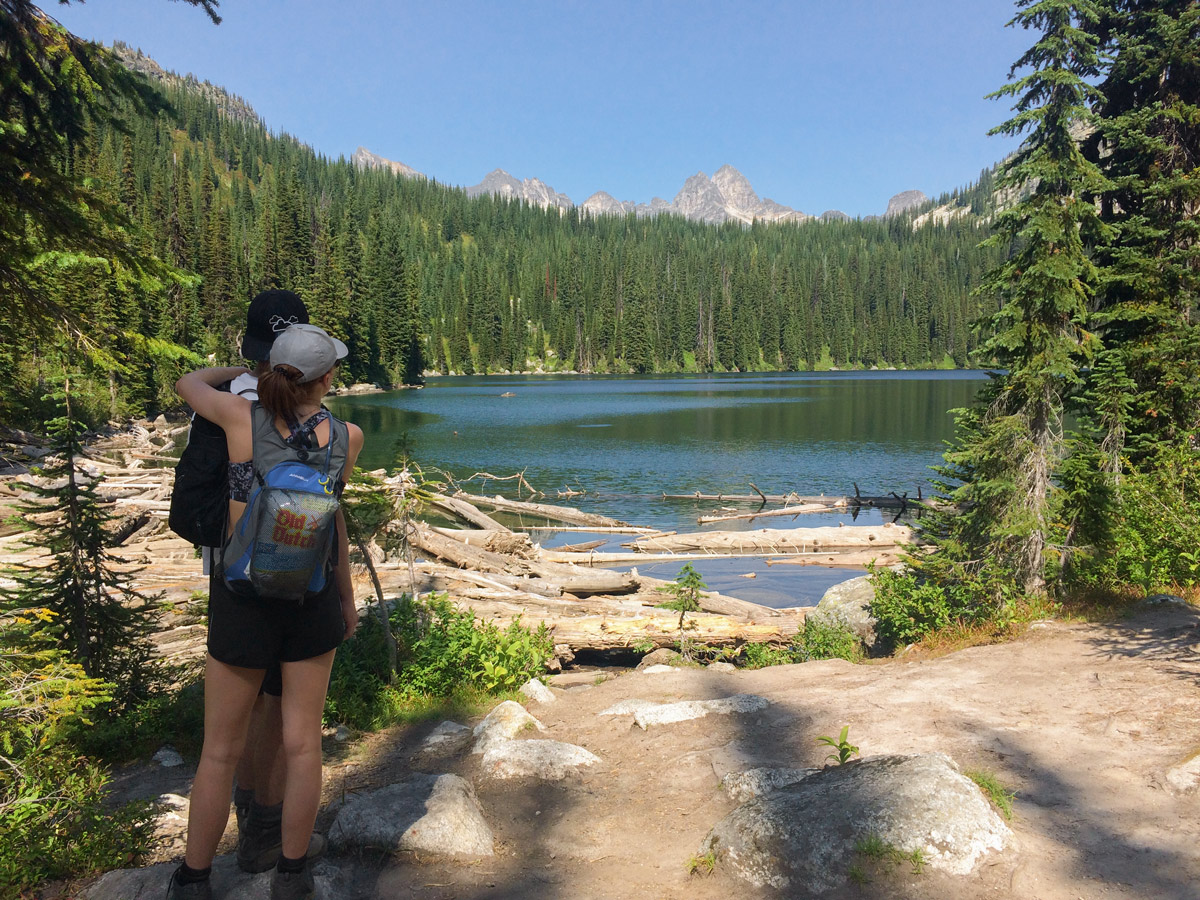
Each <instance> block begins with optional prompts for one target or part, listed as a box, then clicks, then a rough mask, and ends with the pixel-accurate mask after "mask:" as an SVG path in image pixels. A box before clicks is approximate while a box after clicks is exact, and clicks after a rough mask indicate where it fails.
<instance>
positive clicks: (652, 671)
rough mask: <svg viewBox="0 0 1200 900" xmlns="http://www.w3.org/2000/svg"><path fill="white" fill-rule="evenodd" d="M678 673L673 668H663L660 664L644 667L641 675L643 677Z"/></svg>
mask: <svg viewBox="0 0 1200 900" xmlns="http://www.w3.org/2000/svg"><path fill="white" fill-rule="evenodd" d="M678 671H679V670H678V669H677V668H675V667H674V666H664V665H662V664H661V663H660V664H659V665H657V666H646V668H644V669H642V670H641V673H642V674H643V675H674V674H675V673H676V672H678Z"/></svg>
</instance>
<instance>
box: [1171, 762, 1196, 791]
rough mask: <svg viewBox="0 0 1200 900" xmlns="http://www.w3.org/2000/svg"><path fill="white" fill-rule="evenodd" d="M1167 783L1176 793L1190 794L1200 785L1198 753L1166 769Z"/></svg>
mask: <svg viewBox="0 0 1200 900" xmlns="http://www.w3.org/2000/svg"><path fill="white" fill-rule="evenodd" d="M1167 785H1168V786H1169V787H1170V788H1171V790H1172V791H1174V792H1175V793H1177V794H1190V793H1192V791H1194V790H1196V787H1197V786H1200V754H1196V755H1195V756H1193V757H1192V758H1191V759H1188V760H1185V761H1183V762H1182V763H1180V764H1179V765H1177V766H1172V767H1171V768H1170V769H1167Z"/></svg>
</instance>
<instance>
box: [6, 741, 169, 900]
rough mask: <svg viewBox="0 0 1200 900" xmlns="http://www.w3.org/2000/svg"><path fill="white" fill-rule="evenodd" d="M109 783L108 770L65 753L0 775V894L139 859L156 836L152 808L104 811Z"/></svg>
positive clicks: (40, 755)
mask: <svg viewBox="0 0 1200 900" xmlns="http://www.w3.org/2000/svg"><path fill="white" fill-rule="evenodd" d="M107 784H108V773H107V772H105V771H104V770H103V769H101V768H100V767H99V766H97V765H96V764H95V763H93V762H92V761H90V760H88V759H87V758H85V757H82V756H76V755H75V754H73V753H71V752H70V751H69V750H67V749H66V748H64V747H55V748H47V749H43V750H39V751H38V752H36V753H33V754H31V755H30V756H28V757H26V758H25V759H24V760H23V761H22V764H21V767H20V769H19V770H18V771H16V772H12V771H7V772H5V773H3V774H0V896H4V895H5V894H6V892H7V891H9V890H12V889H15V890H16V891H20V890H21V889H22V888H31V887H33V886H34V885H36V884H38V883H39V882H42V881H46V880H48V879H52V878H66V877H79V876H82V875H87V874H90V873H92V872H102V871H107V870H108V869H115V868H122V867H126V866H132V865H135V864H136V863H137V862H138V861H139V860H140V858H141V857H142V855H143V854H144V853H145V852H146V851H147V850H148V849H149V847H150V842H151V840H152V838H153V828H152V825H151V816H152V812H151V809H150V806H149V804H148V803H147V802H145V801H143V802H137V803H129V804H126V805H125V806H122V807H120V808H119V809H116V810H110V809H108V808H107V807H106V806H105V804H104V798H105V793H106V791H105V788H106V785H107Z"/></svg>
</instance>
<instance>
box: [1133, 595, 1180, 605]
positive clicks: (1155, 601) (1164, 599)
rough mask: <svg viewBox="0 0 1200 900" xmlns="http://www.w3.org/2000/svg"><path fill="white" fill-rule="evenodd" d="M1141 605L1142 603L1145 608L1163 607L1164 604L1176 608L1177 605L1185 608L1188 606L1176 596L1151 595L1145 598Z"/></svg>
mask: <svg viewBox="0 0 1200 900" xmlns="http://www.w3.org/2000/svg"><path fill="white" fill-rule="evenodd" d="M1142 603H1144V604H1145V605H1147V606H1160V605H1164V604H1165V605H1176V606H1178V605H1183V606H1187V605H1188V602H1187V601H1186V600H1184V599H1183V598H1182V597H1180V596H1178V595H1176V594H1151V595H1150V596H1149V597H1147V598H1146V599H1145V600H1143V601H1142Z"/></svg>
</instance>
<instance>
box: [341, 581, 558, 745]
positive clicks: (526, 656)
mask: <svg viewBox="0 0 1200 900" xmlns="http://www.w3.org/2000/svg"><path fill="white" fill-rule="evenodd" d="M390 621H391V625H392V630H393V632H394V633H395V635H396V638H397V642H398V644H399V671H398V672H396V673H395V675H394V677H393V678H392V679H391V680H390V681H389V678H388V674H389V673H388V671H387V670H388V664H387V648H386V644H385V640H384V633H383V629H382V626H381V625H380V623H379V622H378V620H376V619H373V618H368V619H364V620H363V621H362V623H361V624H360V625H359V628H358V631H357V633H356V634H355V638H354V640H352V641H350V642H348V643H347V644H346V645H345V646H343V647H342V648H341V649H340V650H339V651H338V654H337V656H336V657H335V659H334V663H333V675H332V677H331V681H330V687H329V695H328V698H327V700H326V705H325V715H326V718H327V719H328V720H329V721H336V722H342V723H344V724H347V725H351V726H353V727H356V728H364V729H370V728H377V727H380V726H381V725H383V724H385V723H387V722H391V721H396V719H397V718H398V717H400V716H402V715H403V713H404V711H405V710H406V709H408V708H409V707H411V706H412V705H414V704H418V705H419V704H421V703H423V702H427V701H428V700H429V698H455V697H466V696H470V695H478V694H484V695H489V696H495V695H499V694H505V693H511V692H513V691H515V690H516V689H517V688H518V687H520V686H521V685H522V684H524V683H525V682H526V681H528V680H529V679H530V678H532V677H533V676H535V675H537V674H539V673H540V672H542V671H544V670H545V665H546V661H547V660H548V659H549V658H550V655H551V653H552V652H553V646H552V644H551V641H550V635H549V632H548V631H547V630H546V626H545V625H544V624H541V625H539V626H538V627H537V628H536V629H530V628H529V627H528V626H526V625H524V624H523V623H521V621H520V620H517V621H514V622H513V623H511V624H510V625H508V626H507V627H505V628H501V627H500V626H498V625H496V624H495V623H493V622H485V621H482V620H479V619H476V618H475V616H474V614H473V613H471V612H470V611H465V610H458V609H456V608H455V607H454V606H453V605H452V604H451V603H450V602H449V601H448V600H447V599H446V598H445V597H444V596H440V597H439V596H436V595H435V596H431V597H430V598H429V599H428V600H427V601H425V602H419V603H414V602H412V601H409V600H407V599H402V600H401V601H400V602H399V603H398V604H396V605H395V606H394V607H393V609H392V611H391V615H390Z"/></svg>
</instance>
